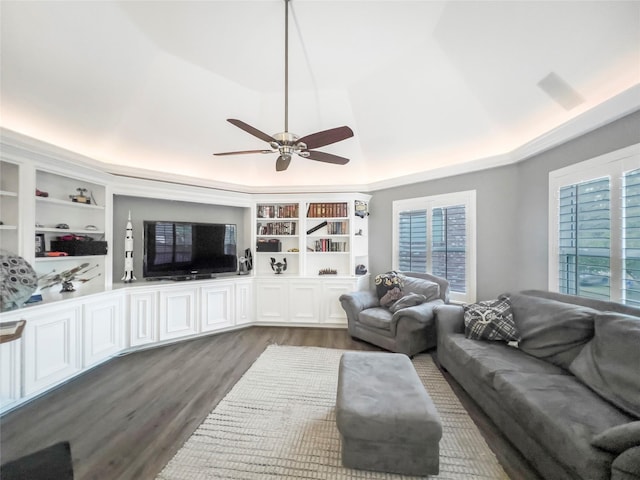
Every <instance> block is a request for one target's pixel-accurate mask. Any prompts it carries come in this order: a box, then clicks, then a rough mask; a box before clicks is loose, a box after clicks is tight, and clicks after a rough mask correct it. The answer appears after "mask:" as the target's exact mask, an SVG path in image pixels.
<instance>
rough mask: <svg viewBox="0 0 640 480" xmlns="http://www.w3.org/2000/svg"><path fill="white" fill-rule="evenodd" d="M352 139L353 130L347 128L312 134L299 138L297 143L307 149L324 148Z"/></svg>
mask: <svg viewBox="0 0 640 480" xmlns="http://www.w3.org/2000/svg"><path fill="white" fill-rule="evenodd" d="M350 137H353V130H351V129H350V128H349V127H336V128H330V129H329V130H324V131H322V132H317V133H312V134H310V135H307V136H304V137H302V138H300V139H299V140H298V141H297V143H304V144H305V145H306V146H307V149H311V148H318V147H324V146H325V145H330V144H332V143H336V142H339V141H341V140H345V139H347V138H350Z"/></svg>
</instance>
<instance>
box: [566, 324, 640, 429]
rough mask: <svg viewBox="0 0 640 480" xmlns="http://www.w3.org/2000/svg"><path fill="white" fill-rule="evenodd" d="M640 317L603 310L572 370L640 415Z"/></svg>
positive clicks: (628, 411) (589, 385)
mask: <svg viewBox="0 0 640 480" xmlns="http://www.w3.org/2000/svg"><path fill="white" fill-rule="evenodd" d="M639 366H640V317H633V316H631V315H623V314H621V313H613V312H603V313H601V314H599V315H598V316H596V318H595V335H594V337H593V340H591V341H590V342H589V343H588V344H587V345H585V347H584V348H583V349H582V351H581V352H580V354H579V355H578V356H577V357H576V358H575V360H574V361H573V362H572V363H571V366H570V367H569V370H570V371H571V372H572V373H573V374H574V375H575V376H576V377H578V378H579V379H580V380H581V381H582V382H583V383H584V384H585V385H587V386H588V387H589V388H591V389H592V390H594V391H595V392H596V393H598V394H599V395H600V396H602V397H604V398H605V399H607V400H608V401H610V402H611V403H613V404H614V405H615V406H617V407H618V408H620V409H621V410H624V411H625V412H627V413H629V414H631V415H634V416H635V417H640V374H639V373H638V372H640V370H639Z"/></svg>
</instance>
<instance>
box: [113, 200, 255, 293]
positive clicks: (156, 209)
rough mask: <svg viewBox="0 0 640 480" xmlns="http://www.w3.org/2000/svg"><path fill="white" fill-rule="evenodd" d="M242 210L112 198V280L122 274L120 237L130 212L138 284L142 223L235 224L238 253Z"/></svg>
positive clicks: (122, 250) (177, 202)
mask: <svg viewBox="0 0 640 480" xmlns="http://www.w3.org/2000/svg"><path fill="white" fill-rule="evenodd" d="M247 210H248V209H246V208H243V207H228V206H222V205H204V204H201V203H191V202H179V201H172V200H159V199H153V198H141V197H130V196H125V195H116V196H114V199H113V247H112V251H113V281H114V282H115V283H117V282H119V281H120V278H121V277H122V275H123V273H124V235H125V229H126V227H127V218H128V216H129V211H131V223H132V225H133V266H134V275H135V276H136V278H137V279H138V281H141V280H143V278H142V258H143V247H144V244H143V240H144V239H143V235H144V234H143V223H142V222H143V221H144V220H167V221H185V222H208V223H235V224H236V225H237V226H238V232H237V233H238V250H239V251H241V250H244V249H245V248H246V247H247V246H248V245H244V243H245V242H244V241H243V239H245V232H244V228H245V213H246V211H247Z"/></svg>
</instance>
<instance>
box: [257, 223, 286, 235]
mask: <svg viewBox="0 0 640 480" xmlns="http://www.w3.org/2000/svg"><path fill="white" fill-rule="evenodd" d="M256 232H257V234H258V235H295V234H296V222H267V223H262V222H258V225H257V228H256Z"/></svg>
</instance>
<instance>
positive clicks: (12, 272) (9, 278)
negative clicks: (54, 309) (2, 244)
mask: <svg viewBox="0 0 640 480" xmlns="http://www.w3.org/2000/svg"><path fill="white" fill-rule="evenodd" d="M37 287H38V275H37V274H36V272H35V270H34V269H33V267H31V265H30V264H29V262H27V261H26V260H25V259H24V258H22V257H19V256H18V255H15V254H13V253H11V252H8V251H6V250H0V311H3V312H4V311H7V310H13V309H14V308H19V307H22V306H23V305H24V302H26V301H27V300H29V298H30V297H31V294H32V293H33V292H34V291H35V290H36V288H37Z"/></svg>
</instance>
